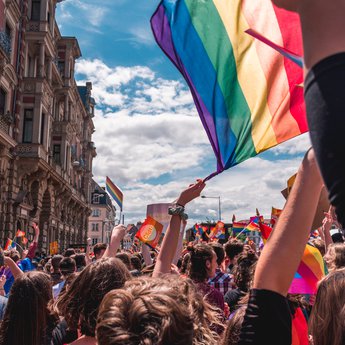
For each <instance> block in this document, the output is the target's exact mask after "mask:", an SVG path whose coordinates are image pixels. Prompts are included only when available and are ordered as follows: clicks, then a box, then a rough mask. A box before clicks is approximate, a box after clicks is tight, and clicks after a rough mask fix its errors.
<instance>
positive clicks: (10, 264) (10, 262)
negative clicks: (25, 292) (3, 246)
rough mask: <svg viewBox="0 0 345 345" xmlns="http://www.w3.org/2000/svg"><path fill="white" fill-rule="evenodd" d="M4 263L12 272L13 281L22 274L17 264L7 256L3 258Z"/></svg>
mask: <svg viewBox="0 0 345 345" xmlns="http://www.w3.org/2000/svg"><path fill="white" fill-rule="evenodd" d="M4 263H5V265H6V266H8V267H9V268H10V270H11V272H12V275H13V277H14V279H16V278H18V277H19V276H20V275H22V274H24V273H23V271H22V270H21V269H20V268H19V267H18V266H17V264H16V263H15V262H14V261H13V260H12V259H11V258H10V257H8V256H5V257H4Z"/></svg>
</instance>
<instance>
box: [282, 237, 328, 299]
mask: <svg viewBox="0 0 345 345" xmlns="http://www.w3.org/2000/svg"><path fill="white" fill-rule="evenodd" d="M326 273H327V272H326V267H325V263H324V261H323V258H322V255H321V253H320V251H319V250H318V249H317V248H315V247H313V246H312V245H310V244H307V245H306V247H305V250H304V254H303V257H302V260H301V262H300V264H299V266H298V269H297V272H296V274H295V277H294V279H293V281H292V283H291V286H290V289H289V293H296V294H312V295H314V294H316V292H317V283H318V281H319V280H320V279H322V278H323V277H324V276H325V275H326Z"/></svg>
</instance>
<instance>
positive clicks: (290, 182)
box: [287, 174, 297, 194]
mask: <svg viewBox="0 0 345 345" xmlns="http://www.w3.org/2000/svg"><path fill="white" fill-rule="evenodd" d="M296 176H297V174H295V175H293V176H291V177H290V178H289V179H288V180H287V189H288V194H290V192H291V189H292V186H293V184H294V183H295V180H296Z"/></svg>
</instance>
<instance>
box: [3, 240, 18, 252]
mask: <svg viewBox="0 0 345 345" xmlns="http://www.w3.org/2000/svg"><path fill="white" fill-rule="evenodd" d="M16 247H17V246H16V242H14V241H12V240H11V239H9V238H8V239H7V242H6V244H5V247H4V250H8V249H14V248H16Z"/></svg>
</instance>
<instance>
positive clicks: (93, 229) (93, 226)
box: [91, 223, 98, 232]
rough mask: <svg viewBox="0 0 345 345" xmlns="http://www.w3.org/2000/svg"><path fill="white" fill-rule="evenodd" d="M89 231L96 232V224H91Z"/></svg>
mask: <svg viewBox="0 0 345 345" xmlns="http://www.w3.org/2000/svg"><path fill="white" fill-rule="evenodd" d="M91 231H93V232H95V231H98V223H92V228H91Z"/></svg>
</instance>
